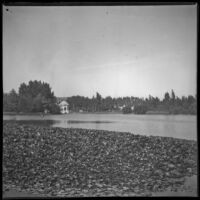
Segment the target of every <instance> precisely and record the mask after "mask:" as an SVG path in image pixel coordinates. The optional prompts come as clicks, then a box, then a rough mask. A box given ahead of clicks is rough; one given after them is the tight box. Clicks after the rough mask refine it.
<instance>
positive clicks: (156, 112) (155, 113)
mask: <svg viewBox="0 0 200 200" xmlns="http://www.w3.org/2000/svg"><path fill="white" fill-rule="evenodd" d="M43 114H44V113H41V112H39V113H20V112H19V113H17V112H3V115H43ZM70 114H123V112H121V111H116V112H70V113H68V114H51V113H50V114H44V115H70ZM123 115H197V114H189V113H188V114H181V113H178V114H170V113H167V112H159V111H148V112H147V113H146V114H135V113H128V114H123Z"/></svg>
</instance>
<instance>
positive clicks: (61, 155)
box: [3, 121, 197, 196]
mask: <svg viewBox="0 0 200 200" xmlns="http://www.w3.org/2000/svg"><path fill="white" fill-rule="evenodd" d="M193 175H197V142H196V141H191V140H183V139H174V138H167V137H155V136H150V137H147V136H142V135H134V134H131V133H122V132H111V131H103V130H102V131H101V130H86V129H64V128H50V127H40V126H35V125H22V124H18V123H15V122H9V121H4V122H3V191H4V192H5V191H8V190H9V189H15V190H17V191H22V192H29V193H30V192H31V193H33V194H37V195H41V196H151V195H152V193H155V192H162V191H166V190H170V191H177V190H179V189H182V190H186V189H184V187H183V185H184V183H185V179H186V177H190V176H193Z"/></svg>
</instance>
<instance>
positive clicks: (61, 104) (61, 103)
mask: <svg viewBox="0 0 200 200" xmlns="http://www.w3.org/2000/svg"><path fill="white" fill-rule="evenodd" d="M68 105H69V104H68V103H67V102H66V101H61V102H60V103H59V106H68Z"/></svg>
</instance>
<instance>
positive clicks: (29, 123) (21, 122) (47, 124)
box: [4, 119, 59, 127]
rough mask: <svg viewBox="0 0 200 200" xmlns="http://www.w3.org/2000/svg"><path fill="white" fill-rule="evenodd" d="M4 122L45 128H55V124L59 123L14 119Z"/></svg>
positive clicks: (54, 121)
mask: <svg viewBox="0 0 200 200" xmlns="http://www.w3.org/2000/svg"><path fill="white" fill-rule="evenodd" d="M4 121H12V122H15V123H18V124H20V125H22V124H25V125H37V126H45V127H50V126H53V125H54V124H56V123H58V122H59V121H56V120H14V119H12V120H4Z"/></svg>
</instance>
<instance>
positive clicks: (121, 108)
mask: <svg viewBox="0 0 200 200" xmlns="http://www.w3.org/2000/svg"><path fill="white" fill-rule="evenodd" d="M125 107H126V105H123V106H119V107H118V108H119V109H120V110H123V108H125Z"/></svg>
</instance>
